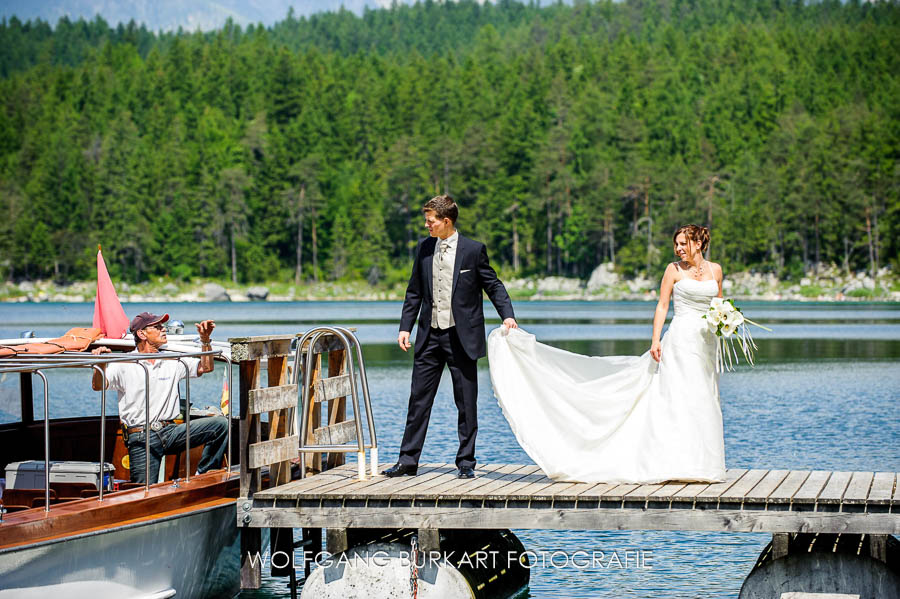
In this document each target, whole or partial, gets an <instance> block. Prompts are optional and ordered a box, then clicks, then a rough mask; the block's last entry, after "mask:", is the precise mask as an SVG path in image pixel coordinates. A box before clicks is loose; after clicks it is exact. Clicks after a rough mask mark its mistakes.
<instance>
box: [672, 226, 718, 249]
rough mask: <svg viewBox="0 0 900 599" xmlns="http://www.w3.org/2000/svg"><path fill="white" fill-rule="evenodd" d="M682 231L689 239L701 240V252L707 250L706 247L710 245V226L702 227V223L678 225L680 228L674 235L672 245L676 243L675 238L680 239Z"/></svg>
mask: <svg viewBox="0 0 900 599" xmlns="http://www.w3.org/2000/svg"><path fill="white" fill-rule="evenodd" d="M682 233H684V236H685V237H686V238H687V240H688V241H699V242H700V252H701V253H703V252H706V248H708V247H709V228H708V227H701V226H700V225H684V226H682V227H678V230H677V231H675V234H674V235H672V245H675V240H676V239H678V236H679V235H681V234H682Z"/></svg>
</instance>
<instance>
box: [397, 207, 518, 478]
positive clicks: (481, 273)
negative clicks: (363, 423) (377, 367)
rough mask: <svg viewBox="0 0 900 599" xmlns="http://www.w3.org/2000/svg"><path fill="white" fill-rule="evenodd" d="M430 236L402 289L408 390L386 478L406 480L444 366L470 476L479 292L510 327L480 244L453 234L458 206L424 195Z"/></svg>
mask: <svg viewBox="0 0 900 599" xmlns="http://www.w3.org/2000/svg"><path fill="white" fill-rule="evenodd" d="M422 212H423V213H424V214H425V226H426V227H427V228H428V232H429V234H430V237H427V238H425V239H423V240H422V241H421V242H420V243H419V247H418V249H417V251H416V258H415V262H413V267H412V275H411V276H410V278H409V285H408V286H407V288H406V298H405V299H404V301H403V313H402V316H401V318H400V333H399V335H398V337H397V343H398V344H399V345H400V348H401V349H402V350H403V351H407V350H408V349H409V348H410V342H409V335H410V332H411V331H412V327H413V324H414V323H415V322H416V319H418V322H419V324H418V331H417V332H416V347H415V359H414V361H413V374H412V386H411V389H410V394H409V407H408V409H407V413H406V428H405V429H404V431H403V442H402V443H401V445H400V458H399V459H398V460H397V464H396V465H394V466H392V467H391V468H388V469H387V470H385V471H384V472H383V473H382V474H384V475H386V476H390V477H393V476H414V475H415V474H416V472H417V471H418V466H419V457H420V456H421V455H422V446H423V445H424V443H425V432H426V431H427V430H428V419H429V417H430V415H431V406H432V404H433V403H434V396H435V394H436V393H437V389H438V384H439V383H440V382H441V374H442V373H443V370H444V366H447V367H449V369H450V377H451V379H452V380H453V399H454V401H455V402H456V409H457V410H458V412H459V418H458V427H457V432H458V435H459V450H458V451H457V453H456V467H457V468H458V471H457V474H456V475H457V476H458V477H459V478H473V477H474V476H475V436H476V434H477V433H478V420H477V418H478V417H477V401H478V369H477V363H478V358H480V357H482V356H484V355H485V342H484V310H483V307H482V292H484V293H487V296H488V297H489V298H490V300H491V302H492V303H493V304H494V308H496V309H497V313H498V314H500V317H501V318H502V319H503V326H504V327H506V328H516V327H517V326H518V325H517V324H516V319H515V315H514V313H513V307H512V301H510V299H509V294H508V293H507V292H506V287H504V286H503V283H501V282H500V279H498V278H497V273H496V272H494V269H493V268H491V264H490V262H489V261H488V255H487V248H486V247H485V245H484V244H483V243H480V242H478V241H473V240H471V239H469V238H467V237H463V236H462V235H460V234H459V233H457V231H456V219H457V217H458V216H459V207H458V206H457V205H456V202H454V201H453V198H451V197H450V196H449V195H446V194H445V195H440V196H437V197H434V198H431V199H430V200H429V201H428V202H427V203H426V204H425V206H424V207H423V208H422Z"/></svg>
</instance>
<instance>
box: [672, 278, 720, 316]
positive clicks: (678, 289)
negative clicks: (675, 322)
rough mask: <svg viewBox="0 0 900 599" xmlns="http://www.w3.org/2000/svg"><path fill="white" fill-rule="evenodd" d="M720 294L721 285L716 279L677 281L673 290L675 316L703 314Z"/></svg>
mask: <svg viewBox="0 0 900 599" xmlns="http://www.w3.org/2000/svg"><path fill="white" fill-rule="evenodd" d="M718 294H719V285H718V284H717V283H716V281H715V280H714V279H708V280H706V281H697V280H695V279H681V280H680V281H676V282H675V287H674V289H673V290H672V299H673V301H674V303H675V316H702V315H703V314H705V313H706V311H707V310H708V309H709V302H710V301H711V300H712V298H714V297H716V296H717V295H718Z"/></svg>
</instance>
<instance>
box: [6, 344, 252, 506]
mask: <svg viewBox="0 0 900 599" xmlns="http://www.w3.org/2000/svg"><path fill="white" fill-rule="evenodd" d="M203 356H213V359H215V360H220V361H223V362H225V363H226V366H227V368H228V374H227V376H228V389H229V410H228V415H227V417H228V427H227V428H228V430H227V435H228V436H227V440H226V444H227V456H228V459H227V463H228V466H227V472H228V474H231V456H232V455H233V454H232V450H231V414H233V413H234V410H233V402H232V401H231V400H232V397H231V395H230V390H231V389H232V388H233V387H232V384H231V383H232V374H233V370H232V362H231V359H230V358H229V357H228V356H226V355H225V354H224V353H223V352H222V350H207V351H161V352H156V353H150V354H139V353H135V352H129V353H128V354H124V355H123V354H119V355H115V354H100V355H96V354H93V353H90V352H66V353H64V354H18V355H15V356H8V357H5V358H3V359H2V360H0V375H2V374H12V373H19V374H32V375H37V376H38V377H40V379H41V381H42V383H43V388H44V510H45V511H50V383H49V380H48V379H47V376H46V374H44V371H45V370H55V369H60V368H90V369H91V370H93V371H94V372H98V373H100V375H101V377H102V381H103V384H102V385H100V474H99V479H98V485H97V486H98V491H99V492H98V500H99V501H103V491H104V485H103V481H104V478H105V474H106V473H105V470H104V467H105V462H106V459H105V458H106V455H105V453H106V388H107V383H108V381H107V378H106V369H105V368H104V366H105V365H106V364H113V363H117V362H133V363H135V364H137V365H138V366H140V367H141V368H143V370H144V422H145V425H144V426H145V435H144V443H145V446H144V451H145V454H144V455H145V456H146V458H149V456H150V434H149V432H150V430H149V429H150V370H149V368H148V367H147V364H146V363H145V361H146V360H177V361H178V362H180V363H181V365H182V366H183V367H184V369H185V379H184V388H185V402H186V408H185V410H184V424H185V436H186V438H187V439H186V443H185V480H186V481H190V477H191V437H190V432H191V382H190V381H191V377H190V367H189V366H188V365H187V363H186V362H185V361H184V358H201V357H203ZM223 412H224V410H223ZM146 458H145V465H144V468H145V472H144V479H145V481H144V488H145V490H149V489H150V477H149V476H148V473H147V472H146V468H147V459H146Z"/></svg>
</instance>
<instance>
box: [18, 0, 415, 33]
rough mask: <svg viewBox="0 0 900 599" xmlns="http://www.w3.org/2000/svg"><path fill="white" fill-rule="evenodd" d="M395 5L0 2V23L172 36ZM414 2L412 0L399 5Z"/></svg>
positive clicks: (264, 0) (319, 0) (247, 0)
mask: <svg viewBox="0 0 900 599" xmlns="http://www.w3.org/2000/svg"><path fill="white" fill-rule="evenodd" d="M391 1H392V0H0V18H5V19H7V20H8V19H9V18H10V17H12V16H14V15H15V16H16V17H18V18H19V19H20V20H22V21H26V20H32V19H37V18H40V19H42V20H44V21H47V22H48V23H50V25H51V26H55V25H56V23H57V21H59V19H60V18H61V17H63V16H68V17H69V19H70V20H73V21H75V20H78V18H84V19H86V20H92V19H93V18H94V17H95V16H96V15H97V14H99V15H100V16H102V17H103V18H104V19H105V20H106V21H107V22H109V23H110V24H111V25H113V26H115V25H116V24H118V23H120V22H121V23H127V22H128V21H130V20H131V19H134V20H135V22H137V23H144V24H145V25H146V26H147V28H148V29H150V30H152V31H158V30H160V29H162V30H165V31H170V30H174V29H177V28H178V27H181V28H183V29H185V30H189V31H194V30H196V29H198V28H199V29H201V30H203V31H208V30H210V29H216V28H218V27H221V26H222V24H223V23H224V22H225V20H226V19H227V18H228V17H231V18H232V19H233V20H234V22H235V23H238V24H239V25H242V26H245V25H247V24H249V23H263V24H264V25H272V24H273V23H275V22H276V21H281V20H283V19H284V18H285V16H287V13H288V9H289V8H290V7H291V6H293V8H294V14H295V15H297V16H298V17H299V16H308V15H311V14H313V13H317V12H325V11H337V10H339V9H340V8H341V6H343V7H344V8H345V9H346V10H350V11H353V12H355V13H357V14H361V13H362V11H363V9H364V8H365V7H368V8H379V7H382V6H384V7H387V6H390V5H391ZM400 1H407V2H408V1H409V0H400Z"/></svg>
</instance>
